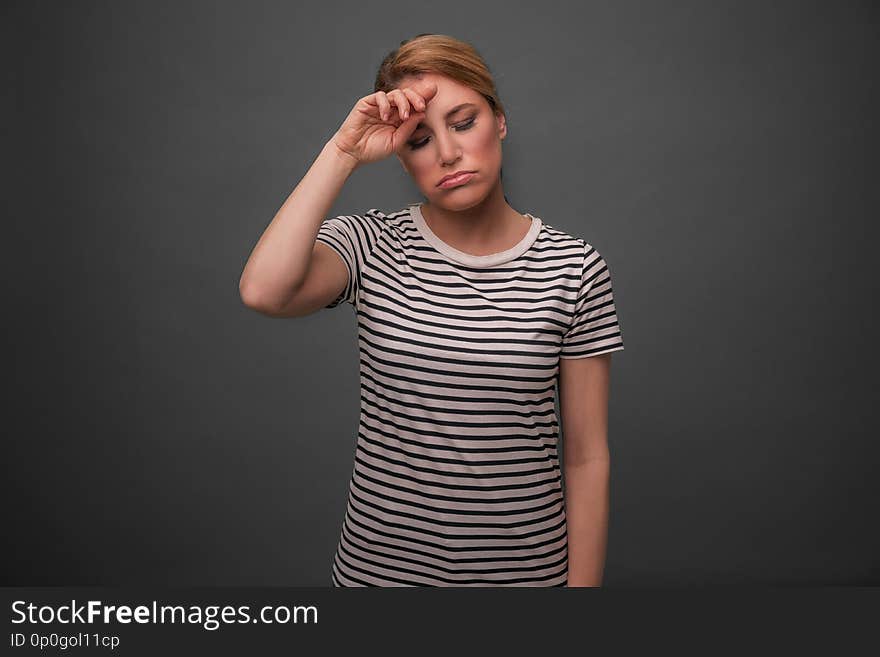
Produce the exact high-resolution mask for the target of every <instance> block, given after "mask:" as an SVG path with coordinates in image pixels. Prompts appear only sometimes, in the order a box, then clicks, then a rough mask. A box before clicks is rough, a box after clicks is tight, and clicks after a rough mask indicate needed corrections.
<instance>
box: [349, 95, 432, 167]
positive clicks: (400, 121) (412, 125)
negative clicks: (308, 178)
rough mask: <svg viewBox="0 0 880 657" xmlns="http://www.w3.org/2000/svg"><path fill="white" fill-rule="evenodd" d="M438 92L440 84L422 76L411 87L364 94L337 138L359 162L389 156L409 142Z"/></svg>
mask: <svg viewBox="0 0 880 657" xmlns="http://www.w3.org/2000/svg"><path fill="white" fill-rule="evenodd" d="M436 93H437V85H436V84H434V83H433V82H428V81H424V80H420V81H418V82H416V83H415V84H414V85H412V86H410V87H401V88H397V89H392V90H391V91H389V92H388V93H385V92H384V91H377V92H375V93H372V94H370V95H369V96H364V97H363V98H361V99H359V100H358V101H357V103H356V104H355V106H354V107H353V108H352V110H351V112H349V114H348V117H346V119H345V121H343V123H342V125H341V126H340V127H339V129H338V130H337V131H336V134H335V135H333V141H334V142H335V144H336V146H337V147H338V148H339V149H340V150H341V151H343V152H344V153H347V154H348V155H350V156H351V157H353V158H354V159H355V160H357V162H358V165H360V164H366V163H367V162H376V161H378V160H382V159H385V158H386V157H388V156H389V155H391V154H392V153H394V152H396V151H398V150H400V148H401V147H402V146H403V145H404V144H406V141H407V139H409V136H410V135H411V134H412V133H413V131H414V130H415V129H416V125H418V123H419V121H420V120H421V119H423V118H424V117H425V108H426V107H427V104H428V103H429V102H430V100H431V98H433V97H434V94H436Z"/></svg>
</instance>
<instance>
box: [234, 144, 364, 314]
mask: <svg viewBox="0 0 880 657" xmlns="http://www.w3.org/2000/svg"><path fill="white" fill-rule="evenodd" d="M357 165H358V161H357V160H355V159H354V158H353V157H352V156H351V155H349V154H347V153H344V152H342V151H341V150H340V149H339V147H338V146H337V145H336V143H335V141H334V140H333V139H331V140H330V141H328V142H327V144H326V145H325V146H324V148H323V149H321V152H320V154H319V155H318V157H317V158H316V159H315V161H314V162H313V163H312V166H311V167H310V168H309V170H308V171H307V172H306V175H305V176H303V178H302V180H300V182H299V184H298V185H297V186H296V188H295V189H294V190H293V192H292V193H291V194H290V196H288V197H287V200H286V201H285V202H284V205H282V206H281V209H280V210H278V212H277V213H276V214H275V217H274V218H273V219H272V222H271V223H270V224H269V226H268V227H267V228H266V230H265V232H263V235H262V236H261V237H260V239H259V241H258V242H257V245H256V246H255V247H254V250H253V252H252V253H251V256H250V258H249V259H248V261H247V264H246V265H245V268H244V271H243V272H242V275H241V280H240V281H239V284H238V289H239V293H240V294H241V300H242V302H243V303H244V304H245V305H246V306H247V307H248V308H252V309H253V310H256V311H258V312H261V313H264V314H266V315H271V316H275V317H281V316H283V317H291V316H296V315H300V314H308V313H309V312H314V311H315V310H318V309H319V308H322V307H323V306H325V305H327V304H328V303H330V302H331V301H333V299H335V298H336V297H337V296H338V295H339V293H340V292H341V290H342V289H343V288H344V287H345V282H346V280H347V278H348V273H347V270H346V268H345V265H344V264H343V263H342V261H341V260H340V259H339V257H338V256H337V255H336V254H334V253H333V252H332V251H331V250H330V249H329V248H328V247H327V246H326V245H324V244H323V243H321V242H317V236H318V229H319V228H320V227H321V222H322V221H323V220H324V217H325V216H326V215H327V213H328V212H329V211H330V208H331V207H332V206H333V203H334V202H335V201H336V197H337V196H338V195H339V192H340V191H341V190H342V186H343V185H344V184H345V182H346V180H348V177H349V176H350V175H351V174H352V172H353V171H354V170H355V168H356V167H357ZM294 299H295V300H296V301H295V302H294V303H292V301H293V300H294ZM325 300H326V301H325Z"/></svg>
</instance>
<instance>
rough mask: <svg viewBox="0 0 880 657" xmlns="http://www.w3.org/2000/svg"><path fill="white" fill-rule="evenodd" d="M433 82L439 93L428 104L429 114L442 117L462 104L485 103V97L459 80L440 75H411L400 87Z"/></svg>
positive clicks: (402, 81) (403, 80) (401, 82)
mask: <svg viewBox="0 0 880 657" xmlns="http://www.w3.org/2000/svg"><path fill="white" fill-rule="evenodd" d="M424 82H433V83H434V84H436V85H437V93H435V94H434V96H433V97H432V98H431V100H430V101H429V102H428V112H429V113H431V110H434V111H439V112H440V116H442V115H443V114H445V113H446V112H448V111H449V110H450V109H452V108H453V107H455V106H456V105H460V104H461V103H475V104H477V105H479V104H480V103H481V101H484V99H483V96H482V95H480V94H479V93H477V92H476V91H474V90H473V89H471V88H470V87H468V86H467V85H464V84H461V83H460V82H458V81H457V80H453V79H452V78H449V77H446V76H445V75H440V74H438V73H419V74H418V75H409V76H406V77H405V78H403V79H402V80H401V81H400V84H399V85H398V86H399V87H417V86H418V85H419V84H420V83H424Z"/></svg>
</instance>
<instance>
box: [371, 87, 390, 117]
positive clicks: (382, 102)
mask: <svg viewBox="0 0 880 657" xmlns="http://www.w3.org/2000/svg"><path fill="white" fill-rule="evenodd" d="M375 96H376V104H377V105H379V118H380V119H382V120H383V121H387V120H388V117H389V116H391V103H389V102H388V96H387V95H386V93H385V92H384V91H377V92H376V94H375Z"/></svg>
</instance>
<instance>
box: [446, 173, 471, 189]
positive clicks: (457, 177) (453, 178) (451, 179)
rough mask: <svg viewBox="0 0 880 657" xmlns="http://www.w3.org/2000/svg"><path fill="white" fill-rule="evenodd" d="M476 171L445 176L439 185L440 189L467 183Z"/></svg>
mask: <svg viewBox="0 0 880 657" xmlns="http://www.w3.org/2000/svg"><path fill="white" fill-rule="evenodd" d="M474 173H476V172H475V171H456V172H455V173H451V174H449V175H448V176H445V177H444V178H443V179H442V180H441V181H440V182H439V183H437V186H438V187H445V186H447V185H450V184H456V183H461V182H465V181H467V180H468V179H469V178H470V177H471V176H472V175H473V174H474Z"/></svg>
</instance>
